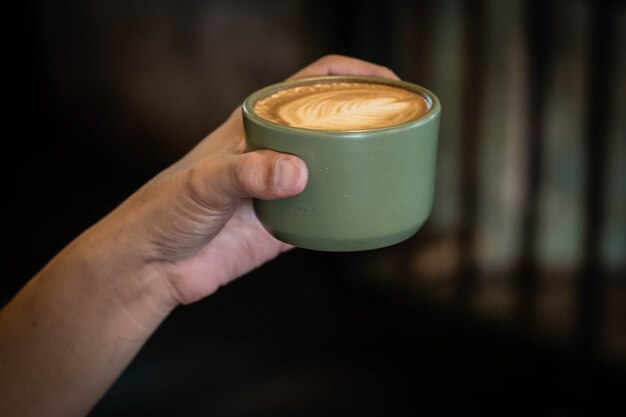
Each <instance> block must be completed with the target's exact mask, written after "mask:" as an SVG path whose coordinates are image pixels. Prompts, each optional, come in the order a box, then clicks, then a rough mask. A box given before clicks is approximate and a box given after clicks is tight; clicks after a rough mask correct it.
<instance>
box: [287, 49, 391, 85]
mask: <svg viewBox="0 0 626 417" xmlns="http://www.w3.org/2000/svg"><path fill="white" fill-rule="evenodd" d="M324 75H363V76H374V77H382V78H390V79H393V80H399V79H400V78H399V77H398V76H397V75H396V74H394V72H393V71H391V70H390V69H389V68H387V67H384V66H381V65H376V64H373V63H371V62H367V61H362V60H360V59H356V58H351V57H347V56H343V55H326V56H324V57H322V58H320V59H318V60H317V61H315V62H313V63H312V64H311V65H309V66H307V67H305V68H303V69H302V70H300V71H298V72H297V73H295V74H294V75H292V76H291V77H289V78H288V79H289V80H297V79H299V78H307V77H318V76H324Z"/></svg>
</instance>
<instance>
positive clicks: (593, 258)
mask: <svg viewBox="0 0 626 417" xmlns="http://www.w3.org/2000/svg"><path fill="white" fill-rule="evenodd" d="M589 7H590V10H589V19H590V32H589V54H588V57H589V59H588V61H589V71H588V78H587V97H588V98H587V100H586V103H587V112H586V115H587V119H586V120H585V127H584V141H585V143H584V146H585V155H586V157H587V170H586V178H585V179H586V181H585V196H586V200H585V211H586V219H585V226H584V234H583V236H584V241H583V247H584V250H583V254H584V255H583V256H584V258H583V266H582V268H581V271H580V276H579V282H578V305H577V307H578V308H577V317H576V318H577V320H576V323H577V329H576V336H577V342H578V344H579V347H580V348H581V349H582V350H583V351H585V352H588V353H591V352H593V351H594V350H595V349H596V348H597V345H598V341H599V337H598V336H599V331H600V298H601V292H600V291H601V289H602V280H603V275H604V274H603V272H604V271H603V268H602V265H601V253H600V251H601V240H600V239H601V230H602V218H603V214H604V201H605V190H606V187H605V175H604V174H605V172H604V167H605V161H606V159H607V158H606V156H607V155H606V143H607V133H608V132H607V128H608V124H609V117H608V113H609V110H610V109H609V105H608V103H609V98H610V97H609V88H611V86H610V85H609V81H610V77H609V71H610V69H611V68H612V66H611V65H612V62H611V53H610V52H611V50H612V46H611V42H612V41H613V36H612V30H611V29H612V21H611V14H610V13H611V11H610V10H609V7H610V4H608V2H593V3H591V4H590V5H589Z"/></svg>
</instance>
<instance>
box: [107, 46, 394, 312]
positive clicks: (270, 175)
mask: <svg viewBox="0 0 626 417" xmlns="http://www.w3.org/2000/svg"><path fill="white" fill-rule="evenodd" d="M333 74H354V75H372V76H380V77H387V78H396V79H397V77H396V75H395V74H394V73H393V72H391V71H390V70H388V69H387V68H384V67H380V66H378V65H374V64H370V63H367V62H363V61H360V60H357V59H353V58H348V57H342V56H334V55H330V56H326V57H323V58H321V59H319V60H318V61H316V62H314V63H313V64H311V65H310V66H308V67H306V68H304V69H303V70H301V71H300V72H298V73H296V74H295V75H293V76H292V77H291V78H290V79H297V78H304V77H311V76H320V75H333ZM243 150H244V130H243V124H242V117H241V110H240V109H237V110H235V112H234V113H233V114H232V115H231V117H230V118H229V119H228V120H227V121H226V122H225V123H224V124H223V125H222V126H221V127H219V128H218V129H217V130H216V131H214V132H213V133H212V134H210V135H209V136H207V137H206V138H205V139H204V140H203V141H202V142H200V144H199V145H198V146H197V147H196V148H195V149H193V150H192V151H191V152H190V153H189V154H188V155H187V156H185V157H184V158H183V159H182V160H180V161H179V162H178V163H176V164H175V165H173V166H172V167H170V168H168V169H167V170H165V171H164V172H162V173H161V174H160V175H158V176H157V177H156V178H154V179H153V180H152V181H150V182H149V183H148V184H147V185H146V186H144V187H143V188H142V189H140V190H139V191H138V192H137V193H136V194H135V195H133V196H132V197H131V198H130V199H129V200H128V201H127V202H126V203H125V204H124V205H123V206H121V207H120V208H119V209H118V210H116V211H115V212H114V213H113V214H112V216H111V218H110V219H108V222H109V223H115V222H118V223H119V222H121V223H130V225H128V226H124V228H125V229H126V230H133V235H132V240H133V242H132V245H131V247H135V248H140V249H141V254H142V258H143V259H148V260H149V261H150V262H151V263H152V264H153V265H158V266H159V267H160V268H162V269H163V271H165V273H166V275H167V279H168V280H169V283H170V288H171V289H172V295H173V296H174V297H175V299H176V300H175V301H176V302H177V303H183V304H185V303H190V302H193V301H196V300H198V299H200V298H203V297H205V296H207V295H209V294H211V293H213V292H214V291H215V290H216V289H217V288H218V287H219V286H221V285H224V284H226V283H228V282H229V281H231V280H233V279H234V278H236V277H239V276H241V275H243V274H245V273H246V272H248V271H250V270H251V269H253V268H255V267H257V266H259V265H261V264H263V263H264V262H266V261H267V260H269V259H272V258H274V257H275V256H276V255H278V254H279V253H281V252H283V251H286V250H288V249H290V248H291V246H289V245H287V244H285V243H282V242H280V241H278V240H276V239H274V238H273V237H272V236H271V235H270V234H268V233H267V232H266V231H265V229H264V228H263V227H262V226H261V224H260V223H259V221H258V220H257V218H256V216H255V215H254V212H253V210H252V204H251V200H250V198H260V199H266V200H267V199H276V198H284V197H289V196H293V195H296V194H298V193H300V192H301V191H302V190H303V189H304V187H305V186H306V182H307V169H306V166H305V164H304V162H303V161H302V160H300V159H299V158H297V157H295V156H293V155H287V154H281V153H277V152H272V151H256V152H249V153H243ZM137 213H141V214H140V215H139V218H137V217H138V215H137ZM137 229H139V230H140V231H138V232H137V231H136V230H137Z"/></svg>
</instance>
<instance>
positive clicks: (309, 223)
mask: <svg viewBox="0 0 626 417" xmlns="http://www.w3.org/2000/svg"><path fill="white" fill-rule="evenodd" d="M325 81H360V82H374V83H379V84H388V85H392V86H399V87H403V88H407V89H409V90H411V91H414V92H416V93H418V94H420V95H422V96H423V97H424V98H425V99H426V100H427V102H428V104H429V110H428V111H427V112H426V113H425V114H424V115H422V116H421V117H419V118H418V119H416V120H413V121H410V122H408V123H404V124H401V125H397V126H392V127H388V128H381V129H372V130H361V131H322V130H313V129H303V128H295V127H290V126H284V125H280V124H277V123H274V122H270V121H267V120H265V119H262V118H261V117H259V116H257V115H256V114H254V111H253V108H254V103H255V102H256V101H257V100H259V99H261V98H263V97H266V96H268V95H270V94H272V93H274V92H276V91H279V90H282V89H285V88H290V87H293V86H296V85H303V84H311V83H319V82H325ZM242 111H243V121H244V127H245V131H246V150H247V151H254V150H258V149H271V150H274V151H278V152H284V153H290V154H294V155H297V156H298V157H300V158H301V159H302V160H304V162H305V163H306V165H307V168H308V171H309V180H308V183H307V186H306V188H305V189H304V191H303V192H302V193H301V194H299V195H297V196H294V197H289V198H285V199H281V200H272V201H264V200H254V209H255V212H256V215H257V217H258V218H259V220H260V221H261V223H262V224H263V226H264V227H265V228H266V229H267V230H268V231H269V232H270V233H271V234H272V235H273V236H274V237H276V238H277V239H279V240H281V241H284V242H287V243H290V244H293V245H295V246H298V247H301V248H306V249H314V250H322V251H358V250H368V249H375V248H380V247H384V246H389V245H392V244H395V243H398V242H401V241H403V240H405V239H407V238H409V237H411V236H412V235H413V234H415V232H416V231H417V230H418V229H419V228H420V227H421V226H422V224H423V223H424V221H425V220H426V219H427V217H428V215H429V213H430V211H431V209H432V204H433V197H434V184H435V168H436V159H437V142H438V132H439V118H440V113H441V107H440V104H439V100H438V99H437V98H436V97H435V96H434V95H433V94H432V93H431V92H430V91H428V90H426V89H424V88H423V87H420V86H417V85H414V84H410V83H406V82H402V81H395V80H386V79H381V78H370V77H355V76H330V77H319V78H309V79H305V80H296V81H288V82H284V83H280V84H276V85H272V86H269V87H266V88H263V89H261V90H259V91H257V92H255V93H253V94H251V95H250V96H249V97H248V98H247V99H246V100H245V102H244V104H243V108H242Z"/></svg>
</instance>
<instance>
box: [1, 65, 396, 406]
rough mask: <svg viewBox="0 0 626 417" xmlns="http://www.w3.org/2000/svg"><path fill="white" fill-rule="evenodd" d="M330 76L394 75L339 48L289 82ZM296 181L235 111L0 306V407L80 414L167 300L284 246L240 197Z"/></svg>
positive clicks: (297, 184) (193, 293) (196, 294)
mask: <svg viewBox="0 0 626 417" xmlns="http://www.w3.org/2000/svg"><path fill="white" fill-rule="evenodd" d="M339 74H349V75H370V76H380V77H387V78H394V79H397V77H396V76H395V74H394V73H393V72H391V71H390V70H389V69H387V68H384V67H381V66H378V65H375V64H371V63H368V62H364V61H360V60H357V59H354V58H349V57H344V56H338V55H329V56H325V57H323V58H321V59H319V60H317V61H316V62H314V63H312V64H311V65H309V66H307V67H306V68H304V69H302V70H301V71H299V72H298V73H296V74H294V75H293V76H292V77H291V79H297V78H304V77H311V76H320V75H339ZM306 182H307V169H306V166H305V164H304V162H303V161H302V160H300V159H299V158H297V157H295V156H293V155H287V154H281V153H277V152H273V151H267V150H262V151H255V152H248V153H244V130H243V124H242V119H241V110H240V109H237V110H235V111H234V112H233V114H232V115H231V116H230V117H229V118H228V120H227V121H226V122H225V123H224V124H223V125H221V126H220V127H219V128H217V129H216V130H215V131H214V132H213V133H211V134H210V135H208V136H207V137H206V138H204V139H203V140H202V141H201V142H200V143H199V144H198V145H197V146H196V147H195V148H194V149H192V150H191V151H190V152H189V153H188V154H187V155H185V156H184V157H183V158H182V159H181V160H179V161H177V162H176V163H175V164H173V165H172V166H170V167H168V168H167V169H165V170H164V171H162V172H161V173H159V174H158V175H157V176H155V177H154V178H153V179H151V180H150V181H149V182H148V183H146V184H145V185H144V186H143V187H141V188H140V189H139V190H137V191H136V192H135V193H134V194H133V195H131V196H130V197H129V198H128V199H127V200H126V201H124V202H123V203H122V204H121V205H120V206H118V207H117V208H116V209H115V210H113V211H112V212H111V213H109V214H108V215H107V216H106V217H104V218H103V219H102V220H100V221H99V222H98V223H96V224H95V225H93V226H92V227H90V228H89V229H87V230H86V231H85V232H83V233H82V234H81V235H80V236H78V237H77V238H76V239H74V240H73V241H72V242H71V243H70V244H69V245H68V246H67V247H65V248H64V249H63V250H62V251H61V252H60V253H59V254H57V255H56V256H55V257H54V258H53V259H52V260H51V261H50V262H49V263H48V264H47V265H46V266H45V267H44V268H43V269H42V270H41V271H40V272H39V273H37V274H36V275H35V276H34V277H33V278H32V279H31V280H30V281H29V282H28V283H27V284H26V285H25V286H24V288H22V289H21V291H20V292H19V293H18V294H17V295H16V296H15V297H14V298H13V299H12V300H11V301H10V302H9V303H8V304H7V305H6V306H5V307H4V308H3V309H2V310H1V311H0V415H1V416H5V417H11V416H20V417H27V416H43V415H45V416H64V417H71V416H84V415H86V414H87V413H88V412H89V411H90V410H91V409H92V408H93V406H94V405H95V404H96V403H97V401H98V400H99V399H100V398H101V397H102V396H103V395H104V393H105V392H106V391H107V389H108V388H109V387H110V386H111V384H112V383H113V382H114V381H115V379H116V378H117V377H118V376H119V375H120V374H121V372H122V371H123V370H124V369H125V368H126V366H127V365H128V364H129V362H130V361H131V360H132V359H133V357H134V356H135V355H136V354H137V352H138V351H139V349H140V348H141V347H142V346H143V344H144V343H145V342H146V340H147V339H148V338H149V337H150V335H151V334H152V333H153V332H154V331H155V330H156V328H157V327H158V326H159V324H160V323H161V322H162V321H163V320H164V319H165V318H166V317H167V316H168V315H169V314H170V313H171V312H172V310H173V309H174V308H176V307H177V306H179V305H181V304H189V303H192V302H195V301H197V300H200V299H202V298H204V297H206V296H208V295H210V294H213V293H214V292H215V291H216V290H217V289H218V288H219V287H220V286H222V285H225V284H227V283H228V282H230V281H232V280H233V279H235V278H237V277H239V276H242V275H244V274H246V273H247V272H248V271H250V270H252V269H254V268H256V267H258V266H259V265H262V264H263V263H265V262H266V261H268V260H270V259H272V258H274V257H276V256H277V255H278V254H280V253H282V252H284V251H286V250H289V249H291V246H289V245H287V244H285V243H282V242H280V241H278V240H276V239H274V238H273V237H272V236H271V235H269V234H268V233H267V232H266V231H265V229H264V228H263V227H262V226H261V224H260V223H259V221H258V220H257V218H256V217H255V215H254V212H253V210H252V204H251V200H250V199H251V198H261V199H278V198H285V197H289V196H293V195H296V194H298V193H300V192H301V191H302V190H303V189H304V187H305V186H306Z"/></svg>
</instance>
